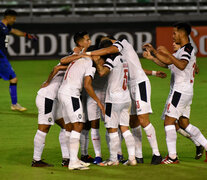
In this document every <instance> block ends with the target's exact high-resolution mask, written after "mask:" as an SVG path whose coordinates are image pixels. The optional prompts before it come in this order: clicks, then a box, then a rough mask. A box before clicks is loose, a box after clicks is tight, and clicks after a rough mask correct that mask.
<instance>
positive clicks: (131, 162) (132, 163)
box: [123, 159, 137, 166]
mask: <svg viewBox="0 0 207 180" xmlns="http://www.w3.org/2000/svg"><path fill="white" fill-rule="evenodd" d="M123 165H125V166H136V165H137V161H136V159H134V160H127V161H126V162H125V163H124V164H123Z"/></svg>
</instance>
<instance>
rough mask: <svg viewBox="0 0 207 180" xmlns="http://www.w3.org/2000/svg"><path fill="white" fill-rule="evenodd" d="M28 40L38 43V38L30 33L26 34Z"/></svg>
mask: <svg viewBox="0 0 207 180" xmlns="http://www.w3.org/2000/svg"><path fill="white" fill-rule="evenodd" d="M24 36H25V37H26V38H27V39H31V40H34V41H37V36H35V35H33V34H29V33H25V35H24Z"/></svg>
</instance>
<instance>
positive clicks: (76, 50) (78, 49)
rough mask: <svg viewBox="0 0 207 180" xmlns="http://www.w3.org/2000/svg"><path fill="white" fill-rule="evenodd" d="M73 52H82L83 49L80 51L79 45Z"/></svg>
mask: <svg viewBox="0 0 207 180" xmlns="http://www.w3.org/2000/svg"><path fill="white" fill-rule="evenodd" d="M73 52H74V54H80V52H81V51H80V48H79V47H74V48H73Z"/></svg>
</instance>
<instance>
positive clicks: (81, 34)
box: [73, 31, 88, 45]
mask: <svg viewBox="0 0 207 180" xmlns="http://www.w3.org/2000/svg"><path fill="white" fill-rule="evenodd" d="M87 34H88V32H86V31H82V32H77V33H75V35H74V37H73V40H74V42H75V43H76V45H77V44H78V41H80V40H81V39H83V37H84V36H85V35H87Z"/></svg>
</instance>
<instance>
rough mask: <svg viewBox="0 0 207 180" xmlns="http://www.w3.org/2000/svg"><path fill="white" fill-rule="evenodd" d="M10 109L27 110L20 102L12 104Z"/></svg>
mask: <svg viewBox="0 0 207 180" xmlns="http://www.w3.org/2000/svg"><path fill="white" fill-rule="evenodd" d="M11 110H12V111H21V112H23V111H26V110H27V108H25V107H22V106H21V105H20V104H18V103H17V104H12V105H11Z"/></svg>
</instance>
